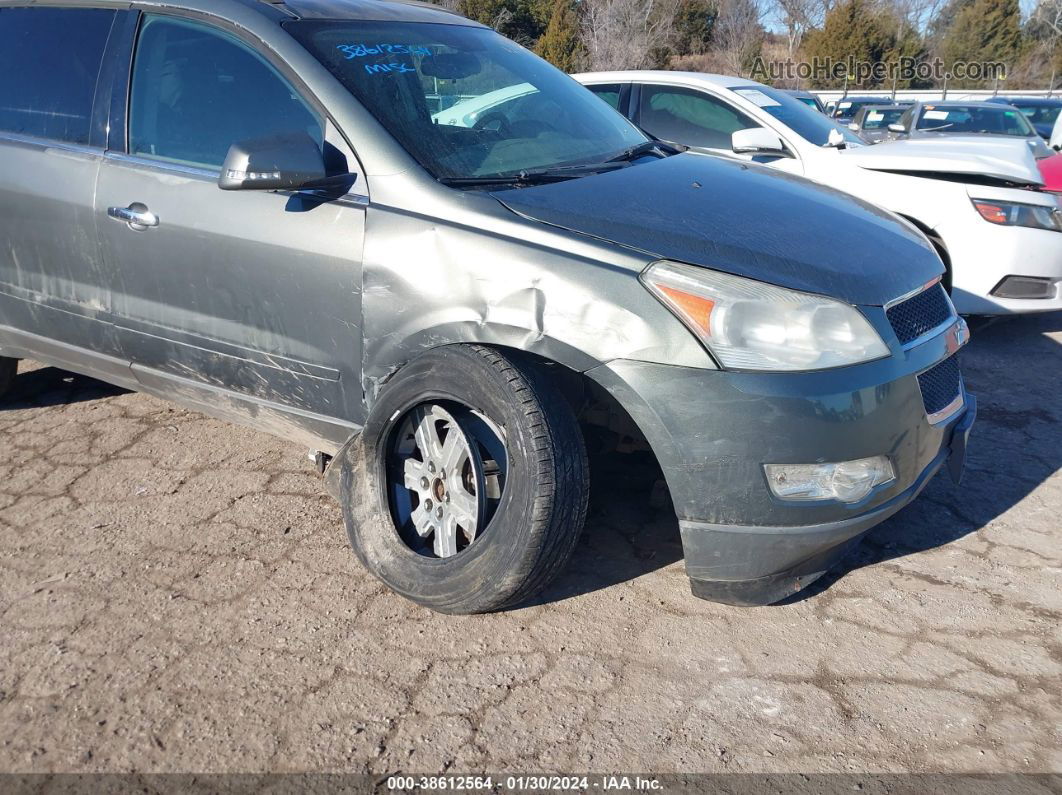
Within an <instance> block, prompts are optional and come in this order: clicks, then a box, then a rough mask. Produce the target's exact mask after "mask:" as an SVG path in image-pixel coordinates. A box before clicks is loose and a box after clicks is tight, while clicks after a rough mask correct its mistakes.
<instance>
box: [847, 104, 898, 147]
mask: <svg viewBox="0 0 1062 795" xmlns="http://www.w3.org/2000/svg"><path fill="white" fill-rule="evenodd" d="M906 111H907V106H906V105H865V106H864V107H862V108H860V109H859V112H858V113H857V114H856V115H855V118H853V119H852V121H851V122H850V123H849V124H848V129H849V130H851V131H852V132H854V133H858V134H859V135H860V136H861V137H862V138H863V139H864V140H865V141H867V142H868V143H872V144H876V143H881V142H882V141H888V140H890V139H891V138H894V137H895V136H896V133H894V132H892V131H891V130H890V129H889V125H890V124H896V123H897V122H898V121H899V120H900V117H901V116H903V114H904V113H905V112H906Z"/></svg>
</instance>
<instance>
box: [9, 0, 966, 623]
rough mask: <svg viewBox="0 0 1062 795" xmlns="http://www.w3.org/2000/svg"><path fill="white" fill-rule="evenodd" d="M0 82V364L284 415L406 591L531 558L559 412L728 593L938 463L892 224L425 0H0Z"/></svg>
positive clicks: (548, 540)
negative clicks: (662, 511) (602, 91)
mask: <svg viewBox="0 0 1062 795" xmlns="http://www.w3.org/2000/svg"><path fill="white" fill-rule="evenodd" d="M0 95H2V96H3V97H4V101H3V108H2V109H0V237H2V239H3V241H4V246H3V247H0V393H2V392H3V391H5V390H7V389H9V388H10V387H11V386H12V385H13V384H14V382H15V380H16V379H15V373H16V362H17V359H19V358H29V357H32V358H35V359H39V360H42V361H45V362H48V363H51V364H53V365H56V366H59V367H62V368H66V369H69V370H73V371H76V372H81V373H85V374H88V375H91V376H94V377H97V378H100V379H103V380H105V381H109V382H111V383H114V384H118V385H121V386H124V387H128V388H130V389H135V390H140V391H143V392H147V393H150V394H153V395H157V396H161V397H163V398H168V399H172V400H174V401H177V402H179V403H181V404H183V405H186V406H189V407H192V408H195V409H198V410H201V411H203V412H205V413H207V414H211V415H214V416H218V417H223V418H228V419H231V420H234V421H237V422H243V423H246V424H249V425H251V426H253V427H256V428H259V429H262V430H265V431H268V432H271V433H275V434H279V435H281V436H284V437H286V438H289V439H292V440H294V441H296V442H301V443H303V444H306V445H307V446H309V447H311V448H312V449H313V450H315V451H317V456H316V457H317V460H318V461H319V463H321V465H322V468H324V467H325V466H327V473H326V474H327V478H328V482H329V485H330V487H331V489H332V491H333V493H334V494H335V495H336V497H337V498H338V499H339V501H340V503H341V505H342V508H343V516H344V520H345V523H346V527H347V531H348V535H349V538H350V541H351V543H352V545H353V547H354V550H355V551H356V553H357V554H358V556H359V558H360V559H361V560H362V562H363V563H364V564H365V566H366V568H368V569H369V570H370V571H371V572H373V573H374V574H375V575H376V576H378V577H379V578H380V579H381V580H383V581H384V582H385V583H387V585H389V586H390V587H391V588H393V589H394V590H395V591H397V592H398V593H400V594H403V595H404V596H406V597H408V598H410V599H413V600H415V601H416V602H418V603H420V604H423V605H426V606H428V607H431V608H433V609H435V610H439V611H444V612H451V613H468V612H480V611H487V610H497V609H502V608H506V607H509V606H513V605H517V604H520V603H522V602H525V601H527V600H528V599H530V598H531V597H532V596H534V594H536V593H537V592H538V591H540V590H541V589H542V588H543V587H545V586H546V585H547V584H548V583H549V582H550V581H551V580H552V579H553V578H554V577H555V576H556V575H557V573H558V572H559V571H561V570H562V569H563V567H564V565H565V563H566V561H567V560H568V558H569V557H570V555H571V554H572V551H573V549H574V548H575V545H576V542H577V540H578V538H579V534H580V531H581V528H582V525H583V520H584V517H585V514H586V509H587V498H588V489H589V486H588V463H587V460H588V459H587V452H586V444H585V442H584V428H585V427H587V426H590V425H596V426H597V427H599V428H600V429H601V430H602V433H599V434H597V436H598V437H599V438H604V439H606V440H611V441H612V445H611V446H612V447H613V448H616V447H619V446H620V445H618V444H617V442H618V441H619V440H623V441H624V444H623V447H625V448H629V447H631V446H632V445H631V444H630V443H629V441H628V440H630V439H636V440H638V441H639V442H640V443H641V444H643V445H644V446H645V448H646V449H649V450H651V451H652V453H653V454H654V455H655V457H656V460H657V462H658V463H659V466H660V468H661V470H662V472H663V476H664V478H665V479H666V482H667V486H668V488H669V490H670V496H671V500H672V502H673V505H674V510H675V513H676V515H677V518H678V523H679V526H680V529H681V533H682V541H683V546H684V550H685V555H686V565H687V570H688V573H689V575H690V578H691V582H692V587H693V591H694V593H696V594H697V595H700V596H704V597H707V598H712V599H718V600H722V601H727V602H731V603H736V604H764V603H769V602H773V601H776V600H778V599H781V598H783V597H785V596H787V595H788V594H791V593H793V592H794V591H796V590H799V589H800V588H802V587H803V586H805V585H807V584H808V583H809V582H811V581H812V580H814V579H815V578H816V577H818V576H819V575H821V574H822V573H823V572H824V571H825V570H826V569H827V568H828V567H829V566H830V565H831V564H832V563H833V562H834V561H835V560H836V559H837V558H838V557H839V556H840V555H841V553H842V552H843V551H844V550H846V549H847V548H848V547H849V546H850V545H851V544H852V543H853V542H854V541H856V540H858V539H859V538H860V537H861V536H862V535H863V534H864V533H865V532H866V531H867V530H868V529H869V528H871V527H872V526H874V525H875V524H877V523H878V522H881V521H882V520H884V519H885V518H886V517H888V516H890V515H891V514H893V513H895V512H896V511H898V510H899V509H900V508H902V507H903V506H904V505H906V504H907V503H908V502H910V501H911V500H912V499H914V498H915V496H916V495H917V494H918V493H919V491H920V490H921V489H922V488H923V486H925V484H926V482H927V481H928V479H929V478H931V477H932V476H933V475H934V474H935V473H936V472H937V471H938V469H940V468H941V467H944V466H948V467H949V468H950V469H951V471H952V473H953V474H956V475H957V474H958V473H959V472H960V471H961V468H962V464H963V459H964V454H965V444H966V438H967V434H968V433H969V429H970V425H971V423H972V421H973V417H974V405H975V403H974V399H973V398H972V397H971V396H969V395H968V394H967V392H966V389H965V387H964V384H963V381H962V376H961V372H960V368H959V365H958V359H957V356H956V354H957V352H958V351H959V349H960V348H961V347H962V346H963V344H964V343H965V342H966V340H967V331H966V326H965V324H964V323H963V321H962V320H961V319H960V318H958V317H957V316H956V314H955V311H954V308H953V306H952V304H951V302H950V301H949V299H948V297H947V294H946V293H945V292H944V290H943V289H942V287H941V285H940V277H941V274H942V271H943V267H942V263H941V260H940V258H939V257H938V256H937V254H936V253H935V251H934V249H933V246H932V245H931V244H930V243H929V242H928V241H927V240H926V238H925V237H924V236H923V235H922V234H921V233H919V232H918V231H917V230H916V229H914V227H912V226H911V225H910V224H908V223H906V222H904V221H901V220H899V219H898V218H896V217H895V216H893V215H890V214H888V213H886V212H883V211H880V210H877V209H875V208H873V207H871V206H869V205H866V204H864V203H861V202H859V201H857V200H854V199H852V198H851V197H849V196H846V195H844V194H841V193H839V192H837V191H834V190H831V189H828V188H824V187H821V186H817V185H815V184H813V183H810V182H808V181H805V180H804V179H802V178H800V177H796V176H791V175H785V174H781V173H776V172H774V171H771V170H768V169H766V168H761V167H759V166H755V165H750V164H748V163H743V162H735V161H730V160H725V159H722V158H714V157H698V156H694V155H688V154H680V153H677V150H676V149H674V148H672V147H669V146H668V145H666V144H661V143H660V142H658V141H654V140H651V139H649V138H647V137H646V136H645V135H644V134H643V133H641V132H640V131H639V130H638V129H637V128H636V127H635V126H634V125H633V124H631V123H630V122H629V121H628V120H627V119H625V118H624V117H623V116H622V115H621V114H619V113H617V112H616V111H615V110H614V109H613V108H610V107H609V106H608V104H606V103H605V102H602V101H600V100H599V99H597V98H595V96H594V95H593V94H592V93H591V92H589V91H587V90H586V89H584V88H583V87H582V86H580V85H579V84H578V83H576V82H575V81H574V80H572V79H570V78H569V77H567V76H566V75H564V74H562V73H561V72H559V71H558V70H556V69H554V68H553V67H552V66H550V65H549V64H547V63H545V62H544V61H542V60H540V59H539V58H537V57H536V56H534V55H532V54H531V53H529V52H528V51H527V50H525V49H523V48H522V47H520V46H518V45H517V44H515V43H513V42H511V41H508V40H507V39H504V38H502V37H501V36H499V35H498V34H496V33H495V32H494V31H492V30H490V29H489V28H486V27H484V26H482V25H478V24H476V23H474V22H470V21H469V20H467V19H464V18H462V17H459V16H456V15H454V14H452V13H449V12H447V11H445V10H443V9H441V8H438V7H434V6H427V5H421V4H416V3H401V2H380V0H287V2H269V3H266V2H259V0H144V1H143V2H139V3H137V4H135V7H131V6H130V4H129V3H128V2H118V1H117V0H96V1H95V2H93V3H92V4H91V5H86V4H83V3H70V4H68V5H66V6H64V5H63V4H62V3H49V4H47V5H43V4H35V3H34V4H29V3H26V2H11V0H2V1H0ZM853 251H859V252H860V256H859V257H858V258H853V257H852V252H853ZM188 531H189V533H192V534H194V532H195V528H194V527H190V528H188Z"/></svg>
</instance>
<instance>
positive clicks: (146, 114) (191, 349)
mask: <svg viewBox="0 0 1062 795" xmlns="http://www.w3.org/2000/svg"><path fill="white" fill-rule="evenodd" d="M297 131H304V132H307V133H309V134H310V135H311V136H312V137H313V138H314V139H315V140H316V141H318V142H319V143H320V144H321V146H322V148H323V149H324V150H325V151H327V152H328V153H329V154H330V156H331V159H332V160H335V158H336V157H339V158H340V159H341V160H343V159H344V158H345V159H346V161H347V162H345V163H342V165H343V166H344V167H345V170H349V171H351V172H356V171H357V168H356V167H355V166H354V160H353V154H352V153H350V152H349V150H346V152H344V149H345V147H346V144H345V143H344V142H343V141H342V139H341V138H340V137H339V135H338V133H337V131H336V130H335V129H334V128H332V127H331V125H330V124H329V123H328V122H327V121H326V120H325V119H324V117H323V114H322V113H321V112H320V111H319V109H317V108H316V107H315V106H314V105H313V104H312V103H311V101H310V100H309V99H308V98H307V97H305V96H303V95H302V94H301V93H300V91H299V90H297V89H296V88H295V87H294V86H293V85H292V83H291V82H290V81H288V80H287V79H286V78H285V77H284V76H283V75H282V74H281V72H280V71H279V70H278V69H277V68H275V67H274V65H272V64H271V63H270V62H269V61H267V60H266V59H265V58H264V57H263V56H262V55H261V54H260V53H258V52H256V51H255V50H254V49H253V48H252V47H250V46H249V45H248V44H246V43H245V42H243V41H241V40H239V39H237V38H236V37H235V36H234V35H233V34H231V33H229V32H227V31H223V30H221V29H218V28H216V27H213V26H210V25H207V24H204V23H201V22H198V21H190V20H185V19H182V18H178V17H173V16H166V15H147V16H145V17H144V19H143V22H142V24H141V28H140V32H139V36H138V41H137V44H136V47H135V56H134V63H133V70H132V78H131V86H130V91H129V108H128V136H127V140H128V143H127V146H126V151H125V152H109V153H108V156H107V158H106V159H105V161H104V163H103V165H102V166H101V170H100V176H99V185H98V189H97V203H96V208H95V214H96V225H97V228H98V229H99V232H100V239H101V243H102V255H103V258H104V260H105V262H106V263H107V265H108V267H110V268H112V269H113V273H114V274H115V287H116V289H115V295H114V299H113V303H114V312H115V315H116V316H117V318H118V320H117V322H118V323H119V325H120V327H121V333H122V344H123V346H124V348H125V350H126V351H127V353H128V357H129V358H130V359H131V360H132V362H133V364H134V371H135V373H136V375H137V378H138V379H140V380H141V381H142V382H143V383H144V384H145V386H146V387H150V388H154V389H155V390H156V391H164V389H165V384H166V383H169V385H170V388H171V390H172V391H173V392H174V393H175V396H177V397H180V396H182V390H184V392H186V393H188V395H186V396H190V395H191V394H198V395H200V397H201V396H202V395H203V394H207V393H208V390H213V391H215V392H220V393H222V396H221V397H220V398H219V400H225V399H228V398H232V399H233V400H230V403H231V404H233V405H239V406H243V407H244V410H245V411H247V412H250V413H252V414H254V415H255V416H256V417H260V418H262V422H260V423H259V424H263V425H267V426H268V425H269V424H270V423H273V422H280V423H281V424H280V425H277V426H276V427H273V428H272V429H273V430H276V431H278V432H280V433H282V434H284V435H289V436H298V435H300V434H296V433H292V432H290V431H291V430H292V429H289V428H286V427H284V425H283V422H287V421H288V420H290V417H292V416H294V417H295V418H296V420H295V421H296V423H300V422H302V421H301V420H300V419H299V418H300V417H301V418H304V419H305V422H304V423H302V424H304V425H313V424H314V423H317V422H318V421H319V420H321V419H322V418H338V419H340V420H342V421H343V422H345V423H347V424H355V423H360V421H361V413H362V408H361V406H362V393H361V385H360V377H359V376H360V372H359V369H360V361H361V330H360V328H359V324H360V318H361V304H360V293H359V285H360V263H361V252H362V244H363V236H364V232H365V209H364V208H365V202H364V201H363V200H362V199H364V196H362V197H360V198H359V197H357V196H354V195H353V194H355V193H361V194H364V191H365V188H364V185H363V184H359V182H360V179H359V180H358V181H356V182H355V188H354V190H353V192H352V194H351V195H347V196H345V197H343V198H342V199H339V200H335V201H325V200H322V199H319V198H316V197H314V196H310V195H304V194H283V193H274V192H258V191H238V192H225V191H222V190H220V189H219V188H218V186H217V180H218V176H219V174H220V169H221V165H222V162H223V160H224V158H225V155H226V153H227V151H228V148H229V146H230V145H231V144H233V143H236V142H238V141H247V140H252V139H258V138H265V137H268V136H270V135H278V134H284V133H292V132H297ZM197 387H198V389H197ZM277 407H284V408H285V409H287V410H288V411H287V413H286V414H285V413H284V412H281V415H283V416H286V417H288V420H283V421H281V420H277V419H276V418H277V416H278V415H277V413H276V411H275V409H276V408H277ZM265 418H270V419H268V420H266V419H265ZM332 433H333V435H334V436H335V439H334V441H342V439H341V438H339V437H341V436H342V435H343V433H344V432H343V431H342V429H340V430H334V431H332ZM324 435H328V433H327V432H325V434H324Z"/></svg>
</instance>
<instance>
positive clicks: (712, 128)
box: [638, 85, 760, 149]
mask: <svg viewBox="0 0 1062 795" xmlns="http://www.w3.org/2000/svg"><path fill="white" fill-rule="evenodd" d="M638 113H639V124H640V126H641V128H642V129H643V130H645V131H646V132H648V133H649V134H650V135H655V136H656V137H657V138H660V139H662V140H665V141H672V142H674V143H679V144H685V145H686V146H703V147H706V148H709V149H729V148H730V136H731V134H732V133H734V132H736V131H738V130H747V129H749V128H750V127H759V126H760V125H759V124H757V123H756V122H754V121H753V120H752V119H750V118H749V117H748V116H746V115H745V114H744V113H742V112H741V111H739V110H737V109H735V108H733V107H731V106H730V105H728V104H726V103H725V102H721V101H720V100H717V99H715V98H714V97H710V96H707V95H705V94H702V93H700V92H698V91H693V90H691V89H687V88H673V87H671V86H646V85H643V86H642V98H641V101H640V102H639V107H638Z"/></svg>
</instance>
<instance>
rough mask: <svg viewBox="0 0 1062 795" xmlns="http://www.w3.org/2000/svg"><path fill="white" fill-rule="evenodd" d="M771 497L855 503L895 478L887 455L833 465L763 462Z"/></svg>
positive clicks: (800, 500) (798, 500)
mask: <svg viewBox="0 0 1062 795" xmlns="http://www.w3.org/2000/svg"><path fill="white" fill-rule="evenodd" d="M763 468H764V470H765V471H766V472H767V483H768V485H770V487H771V491H772V492H774V496H776V497H778V498H779V499H782V500H791V501H793V502H810V501H813V500H837V501H839V502H859V501H860V500H861V499H863V498H864V497H866V496H867V495H868V494H870V492H871V491H872V490H873V489H874V487H875V486H880V485H881V484H882V483H888V482H889V481H891V480H895V479H896V473H895V472H894V471H893V469H892V462H891V461H890V460H889V458H888V456H884V455H876V456H873V457H871V458H860V459H859V460H858V461H841V462H839V463H836V464H765V465H764V467H763Z"/></svg>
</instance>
